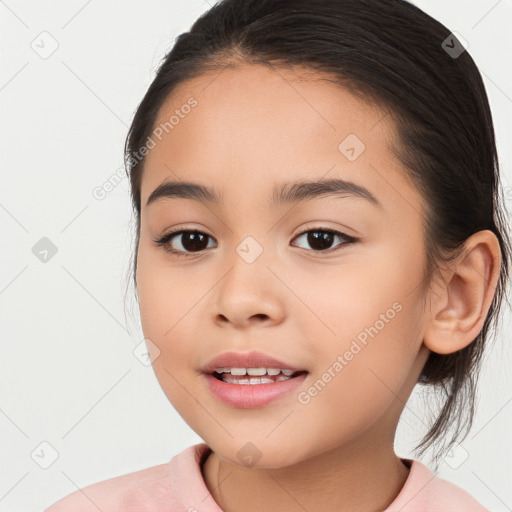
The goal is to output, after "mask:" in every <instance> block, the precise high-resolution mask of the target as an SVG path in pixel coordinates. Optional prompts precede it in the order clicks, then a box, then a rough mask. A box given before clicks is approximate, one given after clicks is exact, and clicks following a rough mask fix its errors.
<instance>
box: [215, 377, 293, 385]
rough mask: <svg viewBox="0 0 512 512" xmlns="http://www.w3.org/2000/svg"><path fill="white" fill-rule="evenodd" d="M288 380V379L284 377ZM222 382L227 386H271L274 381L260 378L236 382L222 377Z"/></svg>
mask: <svg viewBox="0 0 512 512" xmlns="http://www.w3.org/2000/svg"><path fill="white" fill-rule="evenodd" d="M285 378H289V377H285ZM223 380H224V382H227V383H229V384H249V385H251V384H273V383H274V381H273V380H272V379H266V378H265V377H262V378H260V379H246V380H243V381H242V380H237V379H230V378H229V377H224V379H223Z"/></svg>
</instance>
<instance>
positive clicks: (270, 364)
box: [201, 351, 305, 374]
mask: <svg viewBox="0 0 512 512" xmlns="http://www.w3.org/2000/svg"><path fill="white" fill-rule="evenodd" d="M216 368H280V369H282V370H286V369H288V370H293V371H296V372H297V371H303V370H301V369H300V368H296V367H295V366H292V365H290V364H289V363H285V362H283V361H280V360H279V359H276V358H274V357H272V356H269V355H268V354H264V353H263V352H257V351H252V352H223V353H222V354H220V355H218V356H216V357H214V358H213V359H211V360H210V361H209V362H208V363H206V364H205V365H204V366H203V368H202V369H201V370H202V371H203V372H204V373H210V374H211V373H213V372H214V371H215V369H216ZM304 371H305V370H304Z"/></svg>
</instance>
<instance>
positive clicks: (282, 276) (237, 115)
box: [137, 65, 429, 467]
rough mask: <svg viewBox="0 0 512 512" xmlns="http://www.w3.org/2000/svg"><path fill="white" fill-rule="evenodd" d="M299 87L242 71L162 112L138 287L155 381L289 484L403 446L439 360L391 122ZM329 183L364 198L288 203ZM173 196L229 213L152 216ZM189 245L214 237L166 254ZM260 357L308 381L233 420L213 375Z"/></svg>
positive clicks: (417, 206) (174, 203)
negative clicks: (297, 193) (413, 397)
mask: <svg viewBox="0 0 512 512" xmlns="http://www.w3.org/2000/svg"><path fill="white" fill-rule="evenodd" d="M302 71H304V70H302ZM309 78H311V75H310V76H309ZM298 79H299V76H298V75H296V74H295V72H294V71H291V70H283V69H279V70H276V71H272V70H270V69H268V68H266V67H263V66H249V65H243V66H238V67H236V68H227V69H225V70H224V71H222V72H221V73H208V74H206V75H203V76H201V77H200V78H197V79H194V80H192V81H189V82H186V83H184V84H181V86H180V87H179V88H178V89H177V90H176V91H175V93H174V94H173V95H172V97H169V99H168V100H167V102H166V103H165V104H164V106H163V107H162V109H161V111H160V112H159V116H158V120H157V123H156V125H155V131H154V133H153V136H152V142H148V147H150V148H151V149H150V150H149V153H148V154H147V157H146V163H145V170H144V177H143V180H142V189H141V198H142V204H141V206H142V213H141V232H140V244H139V248H138V268H137V283H138V296H139V300H140V311H141V321H142V328H143V331H144V335H145V337H146V338H148V339H149V340H151V343H152V344H154V345H156V347H158V350H155V351H153V353H152V355H153V357H154V356H155V355H158V356H157V357H156V358H155V359H154V360H153V367H154V370H155V373H156V376H157V378H158V380H159V382H160V385H161V386H162V389H163V391H164V392H165V394H166V395H167V397H168V399H169V400H170V401H171V403H172V404H173V406H174V407H175V408H176V410H177V411H178V412H179V414H180V415H181V416H182V417H183V418H184V420H185V421H186V422H187V423H188V424H189V425H190V426H191V428H192V429H194V431H195V432H197V433H198V434H199V436H200V437H201V438H202V439H204V440H205V442H206V443H207V444H208V445H209V446H210V447H211V448H212V449H213V451H214V452H216V453H217V454H218V455H219V456H220V457H221V458H222V459H224V460H227V461H231V462H232V463H234V464H239V465H241V464H242V463H243V461H244V460H246V459H243V456H244V455H246V454H249V455H252V456H253V459H252V460H253V465H254V466H256V467H278V466H286V465H290V464H293V463H296V462H300V461H302V460H305V459H307V458H309V457H312V456H315V455H318V454H321V453H324V452H326V451H327V450H330V449H334V448H340V447H341V448H344V447H346V448H347V449H348V448H353V449H354V450H357V449H361V447H364V449H368V447H372V448H373V449H375V448H376V447H380V446H386V447H387V446H392V442H393V436H394V432H395V428H396V424H397V422H398V419H399V416H400V413H401V411H402V409H403V407H404V404H405V402H406V401H407V398H408V397H409V394H410V392H411V390H412V388H413V387H414V385H415V383H416V382H417V378H418V376H419V374H420V373H421V369H422V367H423V365H424V363H425V361H426V359H427V357H428V353H429V352H428V349H427V348H426V347H425V346H424V345H423V343H422V340H423V332H424V329H425V325H426V318H427V316H426V315H427V313H428V311H425V309H424V308H423V305H424V301H425V300H426V297H425V291H424V285H425V283H424V282H423V270H424V266H425V254H424V251H425V249H424V238H423V228H422V216H423V208H424V205H423V202H422V198H421V196H420V194H419V193H418V192H417V190H416V189H415V188H414V187H413V186H412V185H411V184H410V182H408V181H406V180H405V179H404V178H403V177H402V174H401V169H400V167H399V164H398V162H397V161H396V160H395V159H394V157H393V156H392V154H391V152H390V150H389V149H388V144H389V143H390V142H391V140H392V137H393V136H394V135H393V130H392V125H391V119H390V116H385V115H383V113H382V112H380V111H377V110H376V109H373V108H371V107H369V106H368V105H367V104H365V103H362V102H361V101H359V100H357V99H355V97H354V96H352V95H351V94H349V93H348V92H347V91H345V90H342V89H340V88H338V87H336V86H334V85H332V84H328V83H326V82H322V81H318V80H317V81H315V80H311V81H309V80H302V81H299V80H298ZM160 139H161V140H160ZM319 180H344V181H345V182H353V183H354V184H356V185H357V187H360V188H358V189H357V190H358V191H359V192H360V193H357V192H354V190H355V189H354V188H352V189H351V188H348V189H346V190H345V191H344V192H340V191H341V190H342V189H341V188H340V187H338V193H336V194H335V193H330V194H327V193H323V194H320V195H318V194H314V193H311V194H309V195H305V196H303V197H302V198H301V197H299V198H298V199H296V200H295V201H294V202H292V203H290V202H282V203H275V201H273V200H274V199H275V198H276V197H277V195H276V196H275V195H274V190H275V189H276V190H279V189H280V188H281V187H285V186H286V188H285V190H286V191H291V192H293V191H294V190H297V188H296V187H295V188H294V187H293V184H294V183H298V182H310V181H319ZM165 181H177V182H192V183H194V184H198V185H201V186H204V187H208V188H209V189H213V191H214V192H215V193H216V194H217V195H218V196H219V202H215V201H211V200H209V199H206V198H200V199H196V198H190V197H178V196H176V195H174V196H171V197H160V198H159V199H158V200H156V201H154V202H151V203H150V204H149V205H147V204H146V203H147V201H148V198H149V197H150V195H151V193H152V192H153V191H154V190H155V189H156V188H157V187H158V186H159V185H161V184H162V183H163V182H165ZM285 184H286V185H285ZM364 189H366V192H361V191H363V190H364ZM314 190H315V188H314V187H313V188H311V187H310V188H309V191H310V192H311V191H314ZM316 190H317V191H318V187H317V188H316ZM372 196H373V197H374V199H373V200H371V199H370V198H371V197H372ZM173 230H177V231H179V230H189V231H190V230H197V231H200V232H201V233H202V234H203V235H202V237H200V238H198V237H197V236H196V237H195V238H194V237H191V236H190V235H189V236H186V235H187V233H185V236H182V234H178V235H176V236H174V237H173V238H172V239H170V240H169V241H168V244H167V247H168V249H173V250H175V251H178V252H179V251H181V252H180V254H179V255H178V254H174V253H172V252H168V251H166V250H165V249H164V247H162V246H158V245H157V244H156V243H155V240H157V239H159V238H161V237H162V236H163V235H166V234H167V233H169V232H170V231H173ZM322 230H323V231H322ZM325 230H334V231H336V232H339V233H342V234H344V235H346V237H345V236H342V235H337V234H335V235H330V236H329V234H328V233H325ZM303 233H305V234H303ZM347 237H353V239H356V240H355V241H353V242H350V240H351V239H350V238H347ZM185 254H188V256H187V255H185ZM253 350H257V351H260V352H263V353H265V354H268V355H270V356H272V357H274V358H276V359H279V360H281V361H284V362H286V363H288V364H289V365H291V366H294V367H296V368H299V369H304V370H307V372H308V374H307V376H306V379H305V380H304V381H303V382H302V383H301V384H300V386H299V387H297V388H296V389H294V390H293V391H292V392H289V393H287V394H285V395H282V396H280V397H279V398H277V399H275V400H273V401H272V402H270V403H268V404H267V405H264V406H260V407H252V408H242V407H236V406H233V405H229V404H226V403H224V402H223V401H221V400H220V399H219V398H217V396H216V395H215V394H213V393H212V392H211V391H210V388H209V386H208V385H207V379H206V375H205V374H204V373H203V372H202V371H201V368H203V367H204V366H205V365H206V364H207V363H208V362H209V361H210V360H211V359H212V358H214V357H215V356H218V355H219V354H222V353H224V352H226V351H235V352H240V353H247V352H251V351H253ZM158 351H159V352H158ZM150 353H151V350H150ZM267 385H272V384H267ZM248 443H252V444H248ZM383 443H384V444H383Z"/></svg>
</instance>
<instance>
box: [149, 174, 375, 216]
mask: <svg viewBox="0 0 512 512" xmlns="http://www.w3.org/2000/svg"><path fill="white" fill-rule="evenodd" d="M329 196H338V197H339V196H341V197H360V198H363V199H366V200H367V201H369V202H370V203H371V204H372V205H374V206H376V207H378V208H381V209H383V206H382V204H381V202H380V201H379V200H378V199H377V198H376V197H375V196H374V195H373V194H372V193H371V192H370V191H369V190H368V189H367V188H365V187H363V186H362V185H358V184H357V183H354V182H352V181H346V180H342V179H321V180H317V181H298V182H288V183H283V184H278V185H276V186H274V189H273V190H272V195H271V198H270V200H269V203H270V205H271V206H272V207H278V206H281V205H283V204H288V203H294V202H297V201H305V200H308V199H314V198H317V197H329ZM170 198H182V199H194V200H197V201H205V202H208V203H213V204H219V203H220V202H221V201H222V194H220V193H219V192H218V191H217V190H216V189H215V188H210V187H207V186H205V185H201V184H199V183H193V182H188V181H164V182H163V183H161V184H160V185H159V186H158V187H156V188H155V190H153V192H152V193H151V195H150V196H149V198H148V200H147V202H146V207H147V206H149V205H150V204H152V203H154V202H156V201H157V200H160V199H170Z"/></svg>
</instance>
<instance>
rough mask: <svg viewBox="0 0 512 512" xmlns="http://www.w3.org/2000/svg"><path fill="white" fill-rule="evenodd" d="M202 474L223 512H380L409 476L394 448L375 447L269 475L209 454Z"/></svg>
mask: <svg viewBox="0 0 512 512" xmlns="http://www.w3.org/2000/svg"><path fill="white" fill-rule="evenodd" d="M373 439H374V440H375V437H374V438H373ZM202 471H203V477H204V480H205V483H206V486H207V487H208V489H209V491H210V493H211V494H212V497H213V499H214V500H215V501H216V502H217V503H218V505H219V506H220V508H222V510H223V511H224V512H240V511H242V510H243V511H244V512H260V511H261V510H281V511H283V512H304V511H305V510H322V511H325V512H331V511H332V512H334V511H336V512H356V511H357V512H381V511H382V510H385V509H386V508H387V507H388V506H389V505H390V504H391V503H392V501H393V500H394V499H395V498H396V496H397V495H398V494H399V492H400V490H401V489H402V487H403V486H404V484H405V481H406V480H407V477H408V476H409V468H408V467H407V466H406V465H405V464H404V463H403V462H402V461H401V459H400V458H399V457H397V456H396V455H395V453H394V450H393V445H392V442H391V443H383V442H375V441H374V442H370V443H369V442H365V443H358V442H356V443H352V444H350V445H343V446H340V447H336V448H335V449H332V450H328V451H326V452H324V453H321V454H318V455H315V456H313V457H311V458H308V459H307V460H303V461H301V462H299V463H296V464H293V465H291V466H286V467H281V468H272V469H267V468H265V469H261V468H244V467H240V466H238V465H235V464H231V463H229V462H227V461H225V460H222V459H220V458H219V457H218V456H217V455H216V454H215V453H214V452H212V453H210V455H209V456H208V458H207V459H206V461H205V463H204V465H203V468H202Z"/></svg>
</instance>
